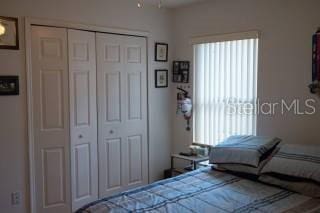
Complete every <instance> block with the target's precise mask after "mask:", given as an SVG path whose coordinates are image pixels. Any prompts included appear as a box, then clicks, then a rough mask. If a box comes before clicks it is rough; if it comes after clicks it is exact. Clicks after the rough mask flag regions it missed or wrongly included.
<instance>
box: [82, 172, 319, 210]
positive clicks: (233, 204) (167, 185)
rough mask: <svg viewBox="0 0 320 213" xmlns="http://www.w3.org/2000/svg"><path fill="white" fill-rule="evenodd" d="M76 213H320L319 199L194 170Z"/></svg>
mask: <svg viewBox="0 0 320 213" xmlns="http://www.w3.org/2000/svg"><path fill="white" fill-rule="evenodd" d="M77 212H79V213H85V212H86V213H102V212H213V213H219V212H239V213H240V212H257V213H262V212H272V213H274V212H288V213H300V212H301V213H304V212H320V199H312V198H310V197H306V196H303V195H300V194H296V193H293V192H290V191H286V190H283V189H280V188H276V187H271V186H268V185H265V184H262V183H258V182H255V181H251V180H248V179H244V178H240V177H237V176H233V175H230V174H227V173H222V172H218V171H215V170H211V168H206V169H201V170H196V171H194V172H190V173H186V174H184V175H180V176H177V177H174V178H171V179H166V180H162V181H159V182H156V183H153V184H150V185H148V186H144V187H141V188H138V189H135V190H131V191H127V192H124V193H121V194H118V195H115V196H112V197H108V198H105V199H102V200H99V201H96V202H94V203H91V204H89V205H87V206H85V207H83V208H81V209H80V210H78V211H77Z"/></svg>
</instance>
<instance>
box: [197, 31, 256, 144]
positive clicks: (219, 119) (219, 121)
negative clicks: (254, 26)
mask: <svg viewBox="0 0 320 213" xmlns="http://www.w3.org/2000/svg"><path fill="white" fill-rule="evenodd" d="M257 60H258V37H255V36H254V37H252V38H246V39H242V38H241V39H239V40H230V41H218V42H214V43H203V44H194V119H193V130H194V131H193V137H194V138H193V139H194V142H196V143H201V144H208V145H216V144H218V143H220V142H221V141H222V140H224V139H225V138H227V137H229V136H231V135H243V134H250V135H255V134H256V113H255V111H256V105H255V103H256V99H257Z"/></svg>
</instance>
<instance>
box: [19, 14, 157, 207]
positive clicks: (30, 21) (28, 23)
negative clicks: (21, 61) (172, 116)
mask: <svg viewBox="0 0 320 213" xmlns="http://www.w3.org/2000/svg"><path fill="white" fill-rule="evenodd" d="M32 25H38V26H48V27H62V28H67V29H76V30H85V31H92V32H102V33H113V34H120V35H128V36H138V37H145V38H146V39H147V103H148V100H149V86H150V85H151V84H149V83H148V71H149V70H151V67H149V66H150V65H151V61H149V60H151V57H148V47H149V44H148V43H149V41H150V33H149V32H146V31H136V30H129V29H121V28H110V27H103V26H94V25H88V24H79V23H72V22H67V21H61V20H49V19H40V18H32V17H26V18H25V45H26V46H25V49H26V74H27V75H26V77H27V78H26V80H27V107H28V151H29V154H28V157H29V195H30V212H31V213H36V197H35V165H34V159H33V157H34V135H33V130H34V128H33V112H32V109H33V106H32V102H33V97H32V75H31V71H32V60H31V59H32V58H31V57H32V56H31V27H32ZM147 109H148V113H147V115H148V118H147V122H148V125H147V126H148V129H147V138H148V149H149V140H150V138H149V111H150V110H149V106H148V107H147ZM148 167H149V152H148ZM148 171H150V168H149V170H148ZM149 177H150V175H149V172H148V182H149ZM70 190H71V189H70Z"/></svg>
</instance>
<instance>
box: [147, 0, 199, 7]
mask: <svg viewBox="0 0 320 213" xmlns="http://www.w3.org/2000/svg"><path fill="white" fill-rule="evenodd" d="M201 1H204V0H162V6H163V7H167V8H177V7H182V6H185V5H188V4H192V3H196V2H201ZM143 2H144V3H147V4H153V5H158V2H159V0H144V1H143Z"/></svg>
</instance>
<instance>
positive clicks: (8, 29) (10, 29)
mask: <svg viewBox="0 0 320 213" xmlns="http://www.w3.org/2000/svg"><path fill="white" fill-rule="evenodd" d="M0 49H12V50H18V49H19V32H18V19H17V18H11V17H2V16H0Z"/></svg>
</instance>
